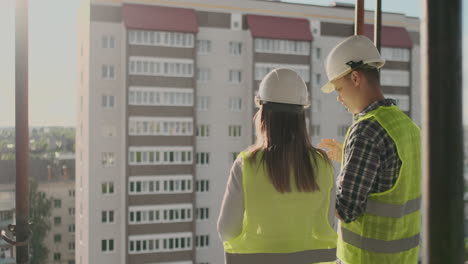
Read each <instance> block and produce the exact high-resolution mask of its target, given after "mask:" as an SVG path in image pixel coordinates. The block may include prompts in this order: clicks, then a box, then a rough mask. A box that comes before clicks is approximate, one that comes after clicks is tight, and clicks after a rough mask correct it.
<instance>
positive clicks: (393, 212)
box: [366, 197, 421, 218]
mask: <svg viewBox="0 0 468 264" xmlns="http://www.w3.org/2000/svg"><path fill="white" fill-rule="evenodd" d="M420 208H421V197H418V198H416V199H413V200H409V201H408V202H406V203H405V204H388V203H382V202H379V201H375V200H370V199H369V200H368V201H367V207H366V213H368V214H373V215H378V216H383V217H393V218H399V217H402V216H405V215H407V214H411V213H414V212H416V211H418V210H419V209H420Z"/></svg>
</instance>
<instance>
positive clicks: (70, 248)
mask: <svg viewBox="0 0 468 264" xmlns="http://www.w3.org/2000/svg"><path fill="white" fill-rule="evenodd" d="M68 250H70V251H75V241H70V242H68Z"/></svg>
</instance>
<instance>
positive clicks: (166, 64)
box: [128, 56, 194, 78]
mask: <svg viewBox="0 0 468 264" xmlns="http://www.w3.org/2000/svg"><path fill="white" fill-rule="evenodd" d="M128 63H129V65H128V69H129V74H131V75H146V76H169V77H190V78H191V77H193V74H194V72H193V60H192V59H173V58H156V57H137V56H131V57H130V58H129V62H128Z"/></svg>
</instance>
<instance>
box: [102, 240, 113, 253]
mask: <svg viewBox="0 0 468 264" xmlns="http://www.w3.org/2000/svg"><path fill="white" fill-rule="evenodd" d="M101 251H102V252H111V251H114V239H102V240H101Z"/></svg>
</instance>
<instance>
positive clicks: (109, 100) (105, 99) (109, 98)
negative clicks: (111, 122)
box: [101, 94, 115, 108]
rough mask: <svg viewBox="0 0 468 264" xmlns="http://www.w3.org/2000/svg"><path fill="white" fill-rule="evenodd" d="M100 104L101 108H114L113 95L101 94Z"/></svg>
mask: <svg viewBox="0 0 468 264" xmlns="http://www.w3.org/2000/svg"><path fill="white" fill-rule="evenodd" d="M101 106H102V107H103V108H114V106H115V97H114V96H113V95H106V94H103V95H102V96H101Z"/></svg>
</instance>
